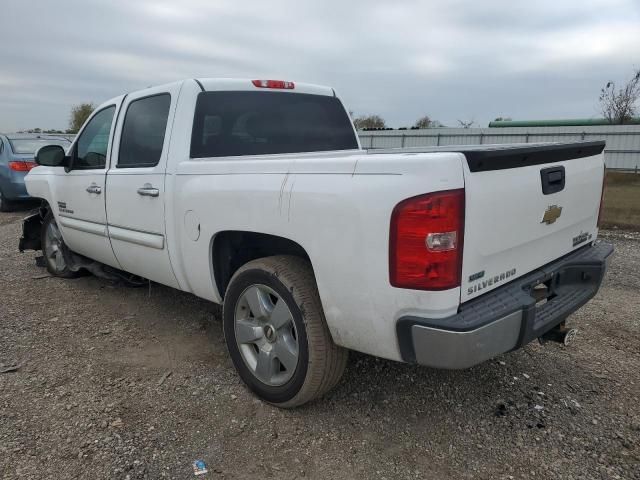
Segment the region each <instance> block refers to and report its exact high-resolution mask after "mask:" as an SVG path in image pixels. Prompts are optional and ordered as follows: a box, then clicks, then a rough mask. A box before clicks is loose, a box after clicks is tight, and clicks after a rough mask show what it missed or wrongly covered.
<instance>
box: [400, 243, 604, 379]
mask: <svg viewBox="0 0 640 480" xmlns="http://www.w3.org/2000/svg"><path fill="white" fill-rule="evenodd" d="M612 253H613V246H612V245H610V244H607V243H603V242H597V243H595V244H593V245H589V246H585V247H583V248H581V249H579V250H577V251H575V252H572V253H570V254H569V255H567V256H565V257H563V258H561V259H559V260H556V261H554V262H552V263H550V264H548V265H546V266H544V267H542V268H539V269H537V270H535V271H533V272H531V273H529V274H527V275H525V276H524V277H521V278H519V279H516V280H514V281H513V282H511V283H509V284H507V285H505V286H503V287H500V288H498V289H496V290H493V291H491V292H489V293H487V294H485V295H482V296H481V297H478V298H477V299H474V300H471V301H469V302H467V303H465V304H463V305H462V306H461V307H460V310H459V312H458V313H457V314H456V315H453V316H451V317H447V318H442V319H427V318H421V317H403V318H401V319H400V320H398V324H397V334H398V342H399V345H400V353H401V355H402V358H403V360H404V361H406V362H410V363H418V364H421V365H427V366H430V367H436V368H446V369H462V368H468V367H471V366H473V365H477V364H478V363H481V362H484V361H485V360H488V359H490V358H492V357H495V356H496V355H499V354H501V353H504V352H508V351H510V350H515V349H517V348H520V347H522V346H523V345H526V344H527V343H529V342H530V341H531V340H533V339H535V338H538V337H540V336H542V335H544V334H545V333H546V332H548V331H549V330H551V329H552V328H554V327H556V326H557V325H558V324H560V323H562V322H563V321H564V320H565V319H566V318H567V317H568V316H569V315H570V314H571V313H573V312H575V311H576V310H577V309H578V308H580V307H581V306H582V305H584V304H585V303H587V302H588V301H589V300H590V299H591V298H592V297H593V296H594V295H595V294H596V293H597V292H598V289H599V288H600V284H601V283H602V279H603V278H604V275H605V272H606V269H607V264H608V261H609V259H610V258H611V254H612ZM541 283H544V284H545V285H547V287H548V291H549V297H548V299H547V301H546V303H544V304H540V305H536V303H537V300H536V298H534V296H533V294H532V291H533V287H535V286H536V285H538V284H541Z"/></svg>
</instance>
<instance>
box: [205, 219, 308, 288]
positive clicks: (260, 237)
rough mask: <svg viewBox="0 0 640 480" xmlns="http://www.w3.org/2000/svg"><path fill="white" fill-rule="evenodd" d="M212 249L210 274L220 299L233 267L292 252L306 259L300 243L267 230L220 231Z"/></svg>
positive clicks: (235, 268)
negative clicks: (261, 231)
mask: <svg viewBox="0 0 640 480" xmlns="http://www.w3.org/2000/svg"><path fill="white" fill-rule="evenodd" d="M212 249H213V251H212V260H213V274H214V278H215V280H216V285H217V287H218V293H220V298H224V295H225V293H226V291H227V287H228V286H229V281H230V280H231V277H233V274H234V273H235V272H236V270H238V269H239V268H240V267H241V266H242V265H244V264H245V263H247V262H250V261H251V260H255V259H257V258H263V257H270V256H273V255H294V256H296V257H300V258H304V259H305V260H307V261H309V255H307V252H306V251H305V249H304V248H302V246H300V244H298V243H296V242H294V241H293V240H290V239H288V238H284V237H278V236H276V235H268V234H266V233H256V232H242V231H226V232H220V233H218V234H217V235H216V237H215V238H214V240H213V246H212Z"/></svg>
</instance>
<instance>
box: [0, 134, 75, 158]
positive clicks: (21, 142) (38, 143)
mask: <svg viewBox="0 0 640 480" xmlns="http://www.w3.org/2000/svg"><path fill="white" fill-rule="evenodd" d="M8 140H9V143H10V144H11V151H12V152H13V153H15V154H18V155H26V154H29V155H34V154H35V153H36V150H38V149H39V148H40V147H44V146H45V145H60V146H61V147H63V148H67V147H68V146H69V145H70V144H71V142H70V141H69V140H66V139H64V138H9V139H8Z"/></svg>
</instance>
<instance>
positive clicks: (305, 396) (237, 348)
mask: <svg viewBox="0 0 640 480" xmlns="http://www.w3.org/2000/svg"><path fill="white" fill-rule="evenodd" d="M223 321H224V334H225V339H226V342H227V348H228V349H229V354H230V356H231V359H232V361H233V363H234V365H235V367H236V370H237V371H238V374H239V375H240V377H241V378H242V380H243V381H244V382H245V384H246V385H247V386H248V387H249V389H251V390H252V391H253V392H254V393H255V394H256V395H258V396H259V397H260V398H262V399H263V400H265V401H267V402H269V403H272V404H274V405H276V406H278V407H283V408H291V407H296V406H299V405H302V404H304V403H306V402H308V401H310V400H313V399H315V398H317V397H319V396H321V395H323V394H324V393H326V392H327V391H328V390H330V389H331V388H333V387H334V386H335V385H336V384H337V383H338V381H339V380H340V377H341V376H342V373H343V371H344V368H345V366H346V362H347V355H348V354H347V350H345V349H343V348H340V347H338V346H337V345H336V344H335V343H333V340H332V339H331V335H330V334H329V329H328V327H327V325H326V322H325V319H324V313H323V310H322V305H321V303H320V297H319V296H318V290H317V287H316V284H315V278H314V276H313V271H312V269H311V266H310V265H309V263H308V262H306V261H305V260H303V259H300V258H297V257H291V256H275V257H267V258H262V259H258V260H254V261H251V262H249V263H247V264H246V265H244V266H243V267H241V268H240V269H239V270H238V271H237V272H236V273H235V275H234V276H233V278H232V279H231V282H230V284H229V288H228V289H227V293H226V296H225V301H224V310H223Z"/></svg>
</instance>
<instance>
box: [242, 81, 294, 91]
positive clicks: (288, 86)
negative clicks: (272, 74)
mask: <svg viewBox="0 0 640 480" xmlns="http://www.w3.org/2000/svg"><path fill="white" fill-rule="evenodd" d="M251 83H253V85H254V86H255V87H258V88H278V89H281V90H293V89H294V88H295V85H294V83H293V82H285V81H284V80H251Z"/></svg>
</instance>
